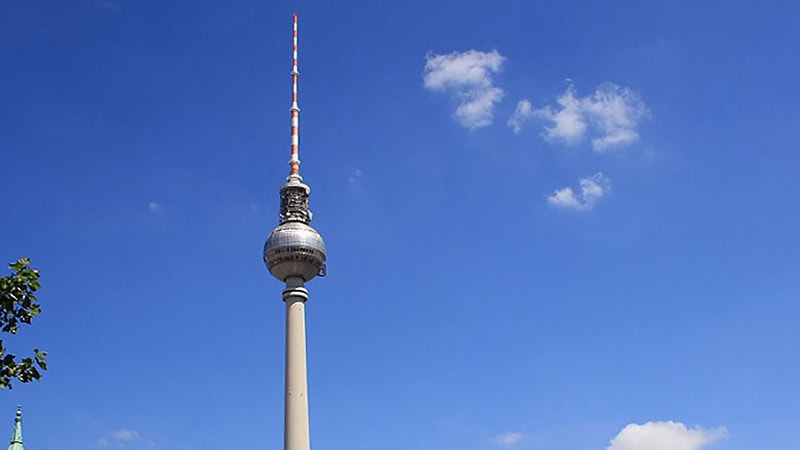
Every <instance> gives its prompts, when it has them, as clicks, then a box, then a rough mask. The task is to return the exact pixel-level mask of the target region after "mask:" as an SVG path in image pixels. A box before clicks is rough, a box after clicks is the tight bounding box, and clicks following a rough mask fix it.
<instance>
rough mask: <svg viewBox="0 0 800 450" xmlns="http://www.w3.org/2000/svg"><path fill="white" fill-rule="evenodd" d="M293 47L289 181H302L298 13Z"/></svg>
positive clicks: (295, 20) (295, 17)
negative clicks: (298, 85)
mask: <svg viewBox="0 0 800 450" xmlns="http://www.w3.org/2000/svg"><path fill="white" fill-rule="evenodd" d="M293 42H294V45H293V47H292V72H291V73H292V107H291V108H289V111H291V113H292V159H290V160H289V167H290V170H289V181H293V180H296V181H301V180H302V179H303V178H302V177H301V176H300V155H299V149H298V147H299V138H300V136H299V120H300V107H299V106H298V105H297V76H298V75H300V72H299V71H298V70H297V14H295V15H294V33H293Z"/></svg>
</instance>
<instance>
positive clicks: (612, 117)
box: [583, 84, 648, 152]
mask: <svg viewBox="0 0 800 450" xmlns="http://www.w3.org/2000/svg"><path fill="white" fill-rule="evenodd" d="M583 109H584V110H585V111H586V114H587V115H588V116H589V118H590V120H591V121H592V122H593V123H594V126H595V127H596V128H597V130H599V131H600V136H599V137H596V138H594V139H592V148H594V149H595V150H596V151H598V152H602V151H604V150H606V149H608V148H609V147H613V146H618V145H627V144H631V143H633V142H636V141H637V140H638V139H639V133H638V132H637V127H638V126H639V122H640V121H641V120H642V119H644V118H645V117H647V114H648V112H647V107H645V105H644V102H642V99H641V98H640V97H639V95H638V94H637V93H635V92H633V91H631V90H630V89H628V88H622V87H619V86H617V85H615V84H606V85H603V86H601V87H600V88H598V89H597V90H596V91H595V93H594V94H592V96H591V97H587V98H586V99H584V100H583Z"/></svg>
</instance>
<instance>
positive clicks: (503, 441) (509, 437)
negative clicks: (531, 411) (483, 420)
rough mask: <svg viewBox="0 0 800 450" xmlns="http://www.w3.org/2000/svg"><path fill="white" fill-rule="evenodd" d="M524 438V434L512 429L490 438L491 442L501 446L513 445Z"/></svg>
mask: <svg viewBox="0 0 800 450" xmlns="http://www.w3.org/2000/svg"><path fill="white" fill-rule="evenodd" d="M522 438H523V434H522V433H521V432H519V431H512V432H509V433H501V434H498V435H497V436H492V437H491V438H489V442H491V443H492V444H494V445H498V446H500V447H511V446H512V445H515V444H517V443H519V441H521V440H522Z"/></svg>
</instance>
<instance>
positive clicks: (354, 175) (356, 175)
mask: <svg viewBox="0 0 800 450" xmlns="http://www.w3.org/2000/svg"><path fill="white" fill-rule="evenodd" d="M362 176H364V172H362V171H361V169H353V170H352V171H351V172H350V175H348V176H347V184H348V185H349V186H350V187H351V188H355V187H358V186H359V184H360V183H361V177H362Z"/></svg>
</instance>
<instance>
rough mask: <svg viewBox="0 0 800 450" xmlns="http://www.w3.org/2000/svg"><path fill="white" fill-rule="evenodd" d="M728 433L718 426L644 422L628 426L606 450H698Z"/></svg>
mask: <svg viewBox="0 0 800 450" xmlns="http://www.w3.org/2000/svg"><path fill="white" fill-rule="evenodd" d="M727 433H728V430H726V429H725V427H719V428H715V429H712V430H706V429H703V428H700V427H696V428H687V427H686V425H684V424H682V423H680V422H673V421H666V422H647V423H645V424H644V425H638V424H635V423H631V424H628V425H627V426H625V428H623V429H622V431H620V432H619V434H618V435H617V436H616V437H615V438H614V439H612V440H611V445H609V446H608V448H607V449H606V450H698V449H701V448H703V447H705V446H706V445H708V444H711V443H712V442H716V441H717V440H719V439H721V438H722V437H724V436H725V435H727Z"/></svg>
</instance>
